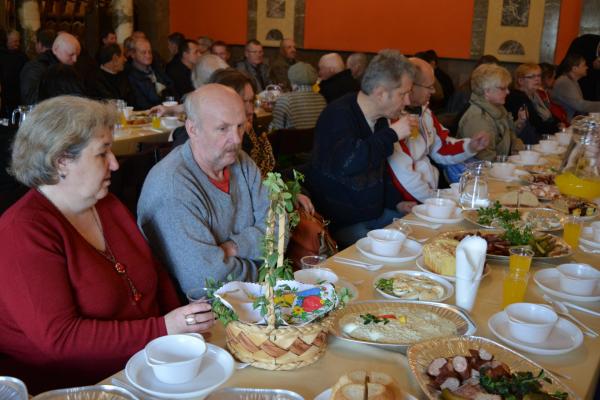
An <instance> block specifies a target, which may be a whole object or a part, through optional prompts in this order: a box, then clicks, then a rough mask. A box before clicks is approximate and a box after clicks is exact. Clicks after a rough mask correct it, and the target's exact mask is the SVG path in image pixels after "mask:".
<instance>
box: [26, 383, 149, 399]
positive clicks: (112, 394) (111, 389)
mask: <svg viewBox="0 0 600 400" xmlns="http://www.w3.org/2000/svg"><path fill="white" fill-rule="evenodd" d="M50 399H56V400H59V399H60V400H95V399H101V400H140V399H139V398H138V397H136V396H134V395H133V394H131V392H129V391H128V390H126V389H123V388H120V387H117V386H113V385H96V386H82V387H75V388H68V389H58V390H52V391H49V392H44V393H42V394H39V395H37V396H35V397H34V398H33V399H32V400H50Z"/></svg>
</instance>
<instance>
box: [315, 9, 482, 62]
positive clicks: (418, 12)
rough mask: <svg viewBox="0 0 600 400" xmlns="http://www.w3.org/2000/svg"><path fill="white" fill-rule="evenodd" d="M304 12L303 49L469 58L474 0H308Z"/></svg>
mask: <svg viewBox="0 0 600 400" xmlns="http://www.w3.org/2000/svg"><path fill="white" fill-rule="evenodd" d="M367 4H368V6H367ZM305 11H306V13H305V21H304V47H306V48H310V49H338V50H358V51H369V52H376V51H378V50H379V49H382V48H387V47H391V48H397V49H400V50H401V51H402V52H403V53H415V52H417V51H420V50H427V49H431V48H432V49H435V50H436V51H437V53H438V55H439V56H441V57H452V58H468V57H469V51H470V48H471V24H472V19H473V0H461V1H448V0H420V1H407V0H404V1H399V0H370V1H368V2H366V1H364V0H326V1H322V0H306V10H305Z"/></svg>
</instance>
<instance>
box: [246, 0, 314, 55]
mask: <svg viewBox="0 0 600 400" xmlns="http://www.w3.org/2000/svg"><path fill="white" fill-rule="evenodd" d="M304 1H305V0H248V39H249V40H250V39H257V40H258V41H260V42H261V43H262V44H263V45H264V46H274V47H275V46H279V42H280V41H281V39H284V38H293V39H294V40H295V42H296V45H297V46H299V47H302V45H303V43H304Z"/></svg>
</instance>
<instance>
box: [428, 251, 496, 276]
mask: <svg viewBox="0 0 600 400" xmlns="http://www.w3.org/2000/svg"><path fill="white" fill-rule="evenodd" d="M416 264H417V268H419V269H420V270H421V271H423V272H427V273H428V274H431V275H435V276H438V277H440V278H444V279H445V280H447V281H450V282H455V281H456V277H454V276H449V275H442V274H438V273H436V272H433V271H432V270H430V269H429V268H428V267H427V266H426V265H425V259H424V258H423V256H420V257H419V258H417V260H416ZM490 271H491V268H490V266H489V265H488V264H485V265H484V266H483V272H482V273H481V279H483V278H485V277H486V276H488V275H489V274H490Z"/></svg>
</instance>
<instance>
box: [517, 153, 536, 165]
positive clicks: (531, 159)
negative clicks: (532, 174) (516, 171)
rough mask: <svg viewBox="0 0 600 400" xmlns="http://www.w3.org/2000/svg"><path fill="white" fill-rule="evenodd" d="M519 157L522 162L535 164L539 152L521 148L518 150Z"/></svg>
mask: <svg viewBox="0 0 600 400" xmlns="http://www.w3.org/2000/svg"><path fill="white" fill-rule="evenodd" d="M519 157H520V158H521V161H522V162H523V164H529V165H531V164H535V163H536V162H537V161H538V160H539V159H540V153H538V152H537V151H531V150H521V151H519Z"/></svg>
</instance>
